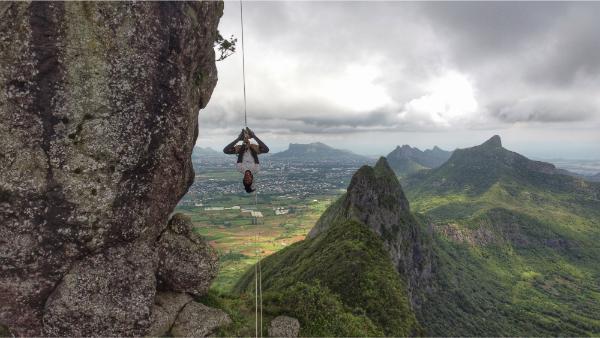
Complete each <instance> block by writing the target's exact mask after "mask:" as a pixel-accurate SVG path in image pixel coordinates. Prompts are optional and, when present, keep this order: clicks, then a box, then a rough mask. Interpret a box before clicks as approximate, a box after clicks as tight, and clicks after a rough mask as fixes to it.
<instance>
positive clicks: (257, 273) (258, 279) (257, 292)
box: [240, 0, 263, 337]
mask: <svg viewBox="0 0 600 338" xmlns="http://www.w3.org/2000/svg"><path fill="white" fill-rule="evenodd" d="M240 26H241V31H242V34H241V35H242V82H243V85H244V126H245V127H246V128H247V127H248V112H247V99H246V52H245V50H244V9H243V4H242V0H240ZM254 209H255V211H258V197H257V192H256V191H254ZM254 219H255V220H256V225H258V217H257V216H255V217H254ZM256 229H257V230H256V233H255V238H254V244H255V247H256V251H255V257H256V259H257V263H256V264H254V334H255V337H258V336H259V335H258V334H259V332H258V328H259V312H258V311H259V310H258V309H259V302H260V337H262V336H263V308H262V271H261V267H260V260H261V254H260V250H259V243H258V240H259V235H260V233H259V232H258V227H256Z"/></svg>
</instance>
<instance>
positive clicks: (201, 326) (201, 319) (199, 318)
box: [171, 302, 231, 337]
mask: <svg viewBox="0 0 600 338" xmlns="http://www.w3.org/2000/svg"><path fill="white" fill-rule="evenodd" d="M229 324H231V318H229V315H227V314H226V313H225V312H223V311H221V310H219V309H213V308H210V307H208V306H206V305H204V304H201V303H197V302H190V303H188V304H187V305H186V306H185V307H184V308H183V309H182V310H181V312H179V315H178V316H177V319H176V320H175V323H174V324H173V326H172V328H171V335H172V336H173V337H206V336H208V335H210V334H211V333H213V332H214V330H215V329H217V328H219V327H221V326H225V325H229Z"/></svg>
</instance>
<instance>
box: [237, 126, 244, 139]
mask: <svg viewBox="0 0 600 338" xmlns="http://www.w3.org/2000/svg"><path fill="white" fill-rule="evenodd" d="M238 140H239V141H243V140H244V129H242V132H241V133H240V135H238Z"/></svg>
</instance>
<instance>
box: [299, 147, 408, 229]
mask: <svg viewBox="0 0 600 338" xmlns="http://www.w3.org/2000/svg"><path fill="white" fill-rule="evenodd" d="M407 213H410V207H409V203H408V200H407V199H406V196H405V195H404V191H403V190H402V186H401V185H400V182H399V181H398V178H397V177H396V174H395V173H394V171H393V170H392V168H391V167H390V165H389V164H388V162H387V159H386V158H385V157H381V158H379V160H378V161H377V164H375V166H374V167H371V166H368V165H364V166H362V167H361V168H360V169H358V170H357V171H356V173H354V175H353V176H352V180H351V181H350V184H349V185H348V189H347V192H346V194H345V195H344V196H343V197H341V198H340V199H339V200H338V201H337V202H336V203H335V204H334V205H332V206H331V207H330V208H328V209H327V210H326V211H325V213H323V215H321V218H320V219H319V220H318V221H317V224H315V226H314V227H313V228H312V230H311V231H310V233H309V234H308V237H309V238H313V237H315V236H316V235H317V234H319V233H321V232H323V231H325V230H326V229H327V228H328V227H329V225H331V224H333V223H335V222H336V221H337V220H347V219H355V220H359V221H360V222H362V223H364V224H366V225H368V226H369V227H370V228H372V229H373V230H374V231H376V232H381V231H384V230H383V229H384V228H385V229H388V230H389V229H391V228H392V227H394V226H396V225H397V224H398V222H400V221H399V219H400V218H401V217H402V215H405V214H407ZM386 231H387V230H386Z"/></svg>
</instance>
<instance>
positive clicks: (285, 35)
mask: <svg viewBox="0 0 600 338" xmlns="http://www.w3.org/2000/svg"><path fill="white" fill-rule="evenodd" d="M239 10H240V8H239V3H238V2H237V1H226V2H225V12H224V15H223V17H222V19H221V24H220V26H219V30H220V31H221V34H222V35H223V36H230V35H234V36H236V37H238V45H240V41H239V40H241V39H239V38H240V37H241V34H240V21H239V15H240V12H239ZM599 18H600V3H592V2H585V3H559V2H548V3H545V2H532V3H523V2H499V3H494V2H482V3H474V2H443V3H439V2H437V3H434V2H420V3H411V2H244V34H245V37H244V38H245V49H246V81H247V95H248V119H249V121H248V123H249V126H250V128H253V129H254V130H255V131H256V132H257V134H259V135H260V136H262V139H263V140H264V141H265V142H266V143H267V144H268V145H269V146H270V147H271V149H273V150H274V151H279V150H283V149H285V148H287V145H288V143H290V142H292V143H308V142H314V141H321V142H324V143H327V144H329V145H332V146H335V147H339V148H345V149H350V150H353V151H355V152H357V153H361V154H369V155H385V154H387V153H389V152H390V151H391V150H392V149H393V148H394V147H395V146H396V145H402V144H410V145H413V146H418V147H420V148H422V149H423V148H429V147H432V146H434V145H438V146H440V147H442V148H444V149H454V148H456V147H468V146H472V145H475V144H478V143H481V142H483V141H485V140H486V139H487V138H489V137H491V136H492V135H494V134H499V135H500V136H502V140H503V144H504V146H505V147H507V148H509V149H511V150H515V151H518V152H521V153H523V154H525V155H527V156H530V157H535V158H559V157H560V158H600V95H599V94H600V36H599V34H600V19H599ZM238 47H241V46H238ZM217 67H218V70H219V82H218V84H217V86H216V88H215V90H214V93H213V96H212V98H211V101H210V103H209V104H208V106H207V107H206V109H204V110H202V111H201V112H200V117H199V122H200V133H199V137H198V141H197V145H198V146H210V147H213V148H215V149H221V148H222V147H223V145H224V144H225V143H227V142H228V141H230V139H233V138H234V137H235V136H236V135H237V133H239V130H240V129H241V128H242V127H243V101H242V98H243V94H242V60H241V48H238V51H237V52H236V53H235V54H234V55H233V56H231V57H229V58H227V59H226V60H224V61H221V62H218V63H217Z"/></svg>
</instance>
